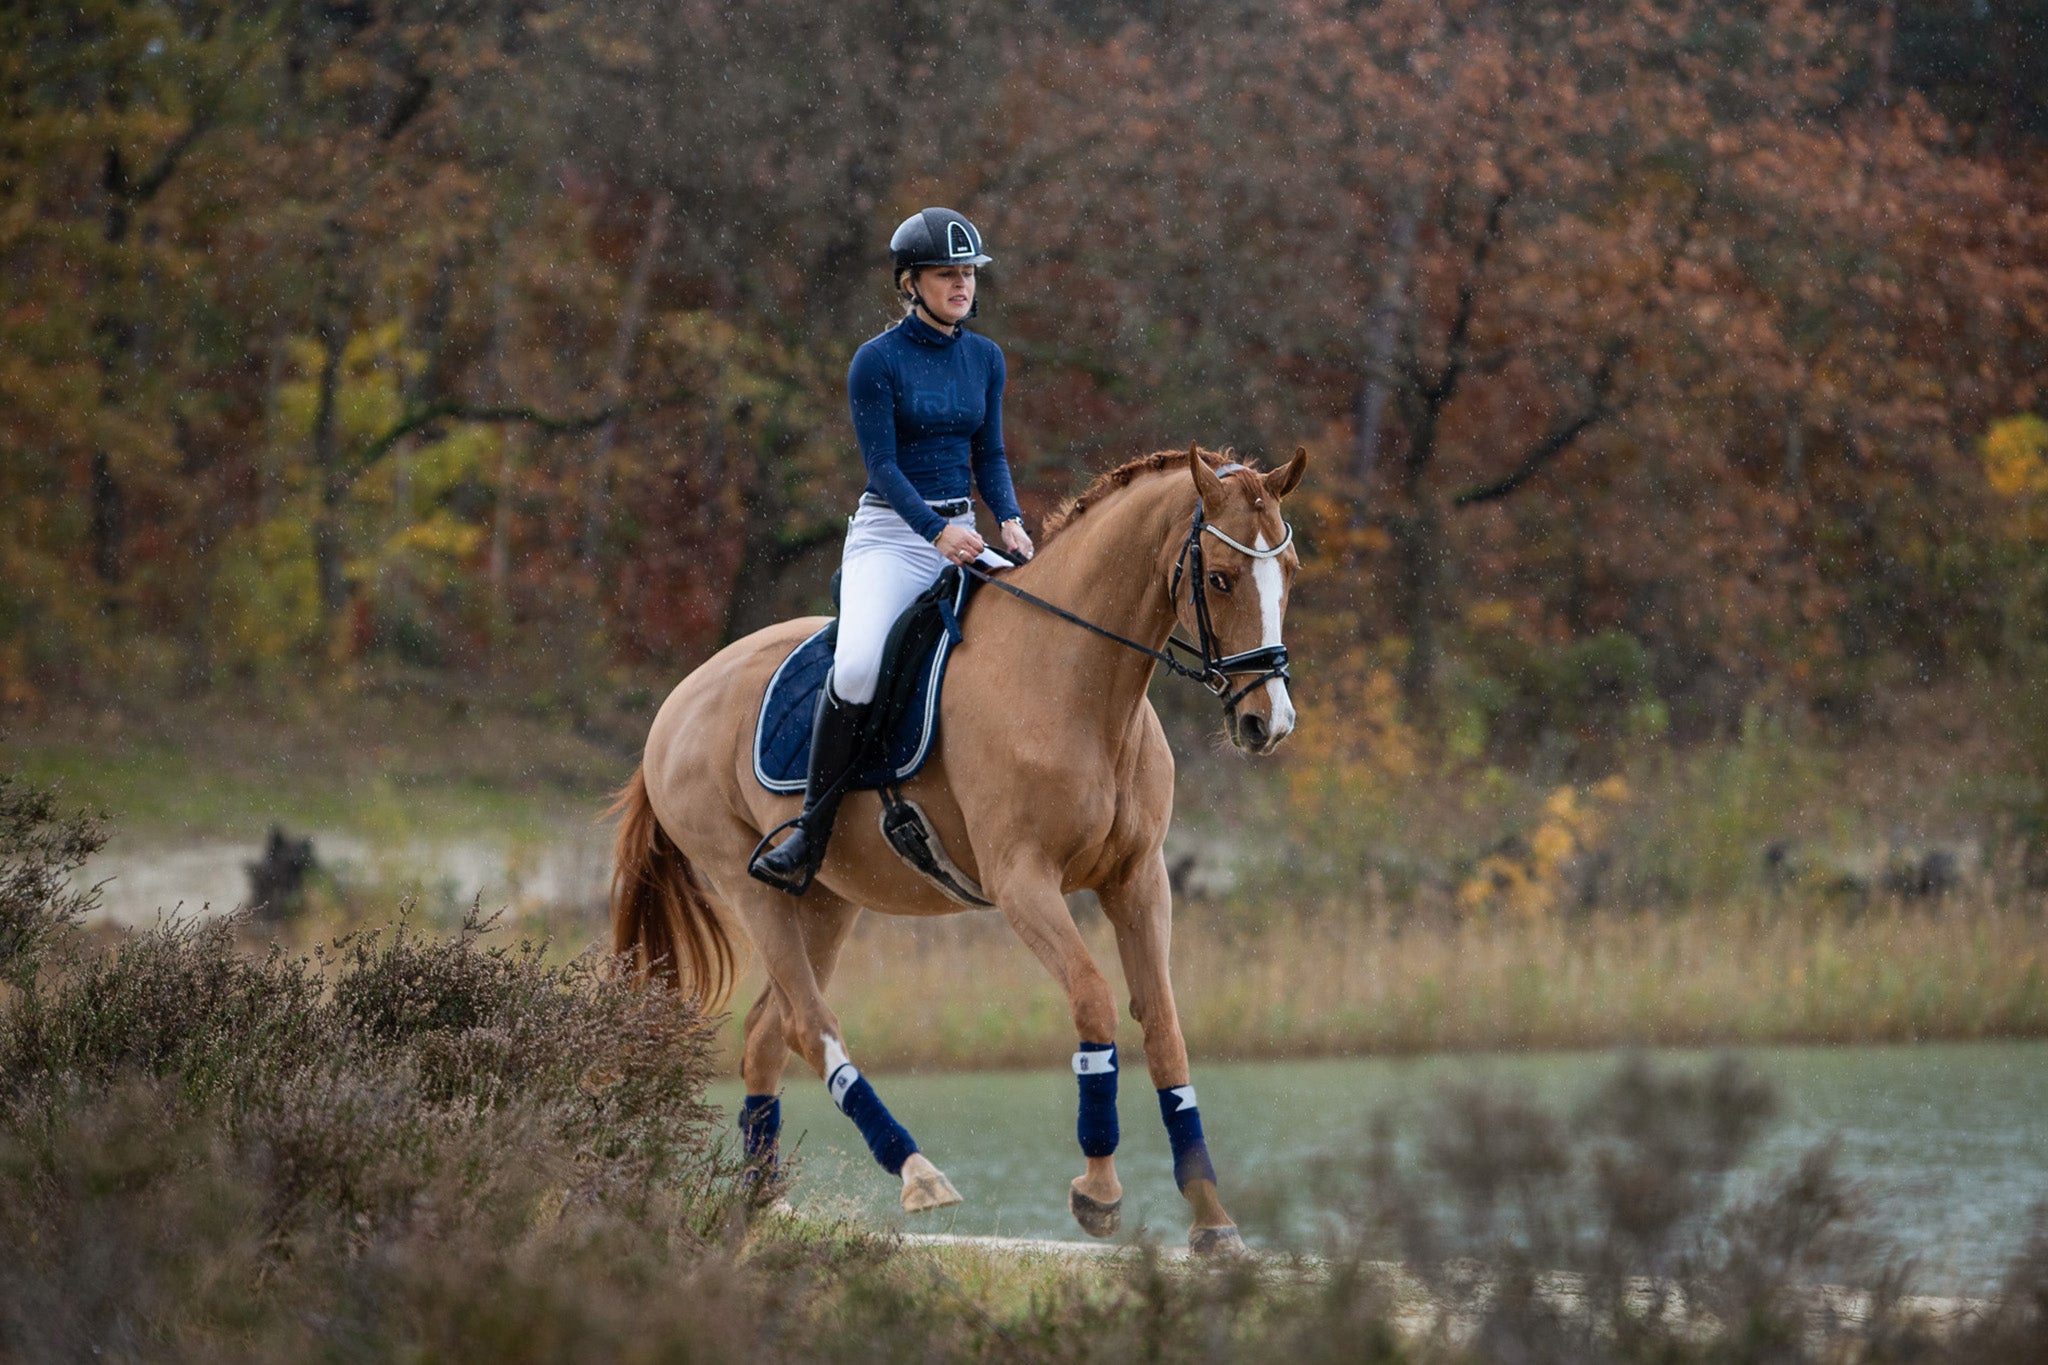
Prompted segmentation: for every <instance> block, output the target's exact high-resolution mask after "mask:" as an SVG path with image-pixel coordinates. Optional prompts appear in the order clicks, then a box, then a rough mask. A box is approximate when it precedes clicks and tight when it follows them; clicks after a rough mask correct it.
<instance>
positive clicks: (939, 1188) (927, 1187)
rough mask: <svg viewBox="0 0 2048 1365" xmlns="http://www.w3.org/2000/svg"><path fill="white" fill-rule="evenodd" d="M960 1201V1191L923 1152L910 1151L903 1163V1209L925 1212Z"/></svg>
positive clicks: (906, 1211) (912, 1211) (905, 1210)
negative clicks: (907, 1158) (908, 1157)
mask: <svg viewBox="0 0 2048 1365" xmlns="http://www.w3.org/2000/svg"><path fill="white" fill-rule="evenodd" d="M959 1202H960V1191H958V1190H956V1189H954V1188H953V1182H952V1181H950V1180H948V1179H946V1177H945V1176H944V1174H942V1173H941V1172H940V1170H939V1168H938V1167H936V1166H934V1165H932V1163H931V1162H930V1161H929V1160H927V1159H926V1157H925V1154H924V1153H923V1152H912V1153H911V1154H910V1159H909V1160H908V1161H906V1162H904V1163H903V1211H904V1212H905V1213H926V1212H929V1211H930V1210H932V1209H943V1208H946V1207H948V1206H949V1205H953V1204H957V1203H959Z"/></svg>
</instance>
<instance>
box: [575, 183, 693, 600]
mask: <svg viewBox="0 0 2048 1365" xmlns="http://www.w3.org/2000/svg"><path fill="white" fill-rule="evenodd" d="M674 206H675V198H674V196H672V195H671V194H669V192H668V191H666V190H662V191H660V192H659V193H657V194H656V195H655V196H654V206H653V208H651V209H650V210H649V211H648V215H647V235H646V236H645V237H643V238H642V239H641V241H640V251H639V254H638V255H637V256H635V257H634V260H633V273H632V275H631V276H629V277H628V278H627V281H626V297H625V299H624V300H623V302H622V303H621V304H620V307H619V326H618V330H617V331H616V332H614V333H613V334H612V353H611V359H610V362H609V363H608V364H607V365H606V366H605V374H604V402H605V405H606V406H607V407H614V406H617V404H618V403H619V401H620V400H621V399H622V398H624V397H625V393H626V380H627V377H628V375H629V374H630V372H631V370H632V364H633V347H634V344H635V343H636V342H637V341H638V340H639V337H640V328H641V325H642V323H643V322H644V321H645V320H646V316H647V290H648V286H649V285H650V284H651V283H652V282H653V279H654V266H655V263H656V262H657V261H658V260H659V259H660V257H661V247H662V243H663V242H664V241H666V240H667V238H668V216H669V211H670V210H671V209H672V208H673V207H674ZM618 441H619V423H618V420H617V419H616V418H614V419H613V420H611V421H609V422H606V423H605V424H604V425H603V426H601V427H599V428H598V429H597V438H596V441H595V442H594V444H593V446H592V449H591V454H590V471H589V473H588V475H587V476H586V481H585V484H584V490H583V492H584V504H583V534H582V535H581V536H580V537H578V543H577V557H578V558H579V559H580V560H581V561H582V564H583V568H584V570H585V572H587V573H589V574H590V575H591V576H592V579H593V581H594V580H595V577H596V570H597V558H598V550H599V548H600V545H601V543H602V541H603V539H604V528H605V523H606V522H607V521H608V520H609V519H610V515H611V498H612V452H613V450H614V449H616V448H617V446H618Z"/></svg>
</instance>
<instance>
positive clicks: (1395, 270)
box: [1351, 209, 1415, 527]
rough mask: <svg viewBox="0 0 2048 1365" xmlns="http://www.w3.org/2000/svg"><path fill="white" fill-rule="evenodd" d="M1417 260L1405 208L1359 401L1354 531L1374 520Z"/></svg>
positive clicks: (1390, 250)
mask: <svg viewBox="0 0 2048 1365" xmlns="http://www.w3.org/2000/svg"><path fill="white" fill-rule="evenodd" d="M1414 259H1415V215H1414V214H1413V213H1411V212H1409V211H1407V210H1405V209H1404V210H1402V211H1401V212H1399V213H1397V214H1395V215H1394V221H1393V224H1392V226H1391V227H1390V228H1389V230H1388V233H1387V255H1386V263H1385V265H1384V266H1383V267H1382V273H1381V275H1380V296H1379V299H1378V301H1377V302H1375V303H1374V305H1373V310H1372V315H1371V318H1370V320H1369V322H1368V323H1367V331H1366V339H1365V357H1366V366H1365V373H1364V375H1363V376H1362V377H1361V379H1360V382H1359V386H1358V393H1357V397H1356V399H1355V402H1354V416H1355V423H1354V445H1353V447H1352V452H1351V485H1352V488H1353V489H1354V490H1355V494H1354V499H1355V500H1354V501H1353V502H1352V504H1351V524H1352V526H1354V527H1363V526H1365V525H1366V524H1367V523H1368V522H1369V521H1370V520H1371V496H1372V479H1373V473H1374V471H1375V469H1376V467H1377V466H1378V464H1379V457H1380V439H1381V433H1382V429H1383V426H1384V423H1385V418H1386V410H1387V398H1388V396H1389V395H1390V394H1392V392H1393V384H1392V382H1391V376H1392V373H1393V367H1394V349H1395V345H1396V343H1397V342H1398V341H1399V339H1400V332H1401V324H1402V321H1403V318H1404V316H1405V314H1406V311H1407V309H1406V304H1407V297H1408V270H1409V266H1410V265H1411V264H1412V263H1413V261H1414Z"/></svg>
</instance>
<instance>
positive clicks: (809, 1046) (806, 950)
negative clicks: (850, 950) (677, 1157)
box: [718, 877, 960, 1213]
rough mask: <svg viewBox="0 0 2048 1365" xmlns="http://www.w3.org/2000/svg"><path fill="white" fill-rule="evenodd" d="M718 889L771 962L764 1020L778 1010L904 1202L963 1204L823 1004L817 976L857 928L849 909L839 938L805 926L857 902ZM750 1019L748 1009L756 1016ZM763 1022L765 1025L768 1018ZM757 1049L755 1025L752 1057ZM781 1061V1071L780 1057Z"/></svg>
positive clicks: (729, 886)
mask: <svg viewBox="0 0 2048 1365" xmlns="http://www.w3.org/2000/svg"><path fill="white" fill-rule="evenodd" d="M735 882H736V883H737V884H734V883H735ZM718 889H719V891H720V893H721V895H722V896H723V898H724V900H725V903H726V904H727V905H728V906H729V907H730V908H731V909H732V911H733V913H734V914H735V915H737V916H739V918H740V921H741V922H742V923H743V924H745V925H746V928H747V934H748V936H749V937H750V938H752V939H753V941H754V947H755V948H756V949H757V950H759V952H760V954H761V958H762V962H763V965H764V966H765V967H766V968H767V971H768V979H769V981H770V982H771V983H772V986H773V992H772V994H773V996H774V998H773V999H772V1000H771V1001H770V1002H769V1004H768V1005H767V1006H766V1007H758V1008H760V1009H761V1014H762V1016H763V1017H764V1019H765V1017H766V1016H767V1015H768V1014H770V1013H771V1012H772V1013H773V1014H775V1015H776V1016H779V1018H780V1022H781V1024H782V1036H783V1040H784V1045H785V1047H786V1048H787V1049H789V1050H793V1051H794V1052H796V1053H797V1055H798V1056H800V1057H802V1058H803V1059H804V1060H805V1061H807V1062H809V1063H810V1064H811V1069H812V1070H814V1071H816V1072H817V1073H818V1075H819V1076H820V1077H821V1078H823V1080H824V1082H825V1085H826V1088H827V1089H828V1090H829V1091H830V1092H831V1095H832V1102H833V1103H834V1104H836V1105H838V1106H839V1110H840V1112H841V1113H843V1114H845V1115H846V1116H847V1117H848V1118H850V1119H852V1120H853V1123H854V1126H855V1127H856V1128H858V1129H859V1130H860V1135H861V1137H862V1139H863V1140H865V1141H866V1142H867V1144H868V1151H869V1152H871V1153H872V1154H873V1155H874V1158H875V1160H876V1161H877V1162H878V1163H879V1164H880V1165H881V1167H882V1169H883V1170H885V1171H887V1172H889V1174H891V1175H894V1176H898V1177H900V1178H901V1179H902V1181H903V1207H904V1208H905V1209H907V1210H908V1211H910V1212H912V1213H921V1212H923V1211H925V1210H926V1209H936V1208H942V1207H944V1206H946V1205H948V1204H957V1203H959V1202H960V1195H959V1194H958V1192H956V1191H955V1190H954V1189H953V1186H952V1184H951V1182H949V1181H948V1180H947V1179H946V1177H945V1176H944V1175H941V1174H940V1173H939V1169H938V1167H936V1166H934V1165H932V1163H931V1161H930V1160H929V1159H927V1158H926V1157H925V1156H924V1154H923V1153H921V1152H919V1151H918V1150H917V1143H916V1141H915V1140H913V1139H912V1138H911V1136H910V1133H909V1131H908V1130H906V1129H905V1128H904V1127H903V1125H902V1124H900V1123H898V1122H897V1121H896V1119H895V1117H894V1116H893V1115H891V1114H890V1113H889V1110H888V1108H887V1107H886V1106H885V1105H883V1103H882V1101H881V1098H880V1096H878V1095H876V1094H875V1089H874V1087H873V1086H872V1085H870V1084H869V1083H868V1081H867V1078H866V1077H864V1076H862V1075H861V1074H860V1071H859V1069H858V1068H856V1067H855V1066H854V1064H853V1059H852V1058H851V1057H850V1056H849V1055H848V1054H847V1051H846V1043H845V1041H844V1039H843V1037H842V1036H841V1034H840V1031H839V1019H838V1016H836V1015H835V1014H833V1013H832V1008H831V1006H829V1005H827V1004H826V1003H825V994H824V991H823V989H822V988H821V986H820V984H819V978H820V976H821V975H823V976H827V977H829V975H830V968H831V963H832V961H833V960H836V958H837V955H838V947H839V942H841V941H843V940H844V936H845V931H846V929H848V928H851V927H852V925H851V916H848V918H847V922H846V924H845V925H844V926H843V927H841V928H840V929H839V930H838V932H837V938H836V939H834V937H833V935H832V932H831V931H830V930H829V929H827V930H826V931H825V932H823V933H819V932H818V931H815V930H807V928H806V925H807V924H808V923H809V922H810V921H812V920H813V919H814V918H819V922H821V923H827V924H829V922H830V917H831V916H833V915H836V914H837V913H839V911H841V910H847V911H851V910H853V907H852V906H851V905H849V904H848V903H847V902H845V901H843V900H839V899H838V898H836V897H832V896H830V894H829V893H828V892H826V891H825V889H824V888H823V887H821V886H816V885H814V886H813V887H812V888H811V890H810V893H809V894H808V895H806V896H805V897H804V898H803V899H802V900H798V899H797V898H796V897H794V896H789V895H785V894H783V893H782V892H780V891H777V890H775V889H773V888H772V887H768V886H764V885H762V884H760V883H758V882H754V881H752V880H750V879H747V878H744V877H741V878H737V879H726V880H721V881H720V882H719V887H718ZM828 907H829V908H828ZM856 913H857V912H856ZM820 917H823V918H820ZM813 937H815V939H816V943H817V948H818V949H825V946H826V944H827V942H828V940H830V946H829V950H828V951H825V952H824V956H823V958H822V960H821V965H822V966H823V967H824V971H823V972H820V971H819V969H818V968H817V967H814V966H813V959H812V953H813V951H814V947H813V943H812V941H811V939H812V938H813ZM752 1018H753V1016H752V1015H751V1014H750V1015H749V1019H750V1021H751V1020H752ZM762 1027H763V1029H764V1031H765V1023H763V1025H762ZM773 1050H774V1048H773V1044H772V1043H769V1042H767V1041H766V1040H765V1039H764V1040H763V1042H762V1044H761V1052H762V1053H764V1054H765V1053H769V1052H772V1051H773ZM755 1055H756V1048H755V1044H754V1038H753V1030H752V1028H751V1027H750V1029H749V1036H748V1047H747V1057H748V1058H753V1057H754V1056H755ZM744 1065H745V1063H744V1062H743V1066H744ZM776 1066H777V1074H779V1068H780V1059H779V1058H778V1059H777V1063H776ZM755 1074H760V1075H761V1076H762V1077H763V1080H764V1082H765V1080H766V1079H767V1075H766V1072H765V1069H764V1070H763V1071H762V1072H760V1073H755ZM755 1074H749V1075H748V1077H747V1088H748V1090H749V1091H752V1090H753V1089H754V1084H755ZM758 1093H762V1094H765V1093H766V1092H765V1091H763V1092H758Z"/></svg>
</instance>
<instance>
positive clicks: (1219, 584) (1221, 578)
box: [1209, 569, 1230, 592]
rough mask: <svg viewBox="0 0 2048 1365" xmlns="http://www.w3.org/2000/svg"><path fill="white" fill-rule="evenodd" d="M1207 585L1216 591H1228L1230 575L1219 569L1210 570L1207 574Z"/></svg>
mask: <svg viewBox="0 0 2048 1365" xmlns="http://www.w3.org/2000/svg"><path fill="white" fill-rule="evenodd" d="M1209 586H1210V587H1212V588H1214V589H1216V591H1218V592H1229V591H1230V575H1229V574H1227V573H1225V572H1223V570H1221V569H1215V570H1212V571H1211V572H1210V574H1209Z"/></svg>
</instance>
